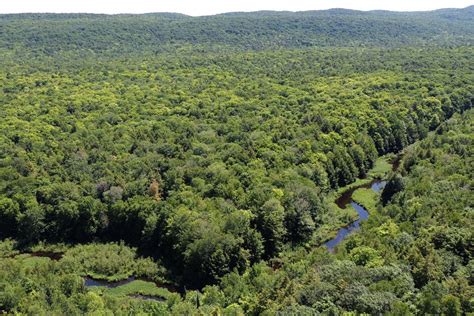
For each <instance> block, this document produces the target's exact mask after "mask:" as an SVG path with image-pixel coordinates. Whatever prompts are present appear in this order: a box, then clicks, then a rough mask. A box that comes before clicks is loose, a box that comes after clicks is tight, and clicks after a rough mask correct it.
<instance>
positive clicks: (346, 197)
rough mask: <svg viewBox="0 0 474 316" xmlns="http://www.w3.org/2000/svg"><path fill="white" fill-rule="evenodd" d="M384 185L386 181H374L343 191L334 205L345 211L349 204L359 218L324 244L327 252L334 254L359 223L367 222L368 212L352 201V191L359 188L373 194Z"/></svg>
mask: <svg viewBox="0 0 474 316" xmlns="http://www.w3.org/2000/svg"><path fill="white" fill-rule="evenodd" d="M386 183H387V181H383V180H379V179H374V180H372V181H371V182H369V183H367V184H363V185H360V186H357V187H354V188H351V189H349V190H347V191H345V192H344V193H342V194H341V196H340V197H339V198H338V199H337V200H336V204H337V205H338V206H339V207H340V208H342V209H345V208H346V207H347V205H348V204H350V205H351V206H352V207H353V208H354V209H355V210H356V211H357V214H358V215H359V218H358V219H357V220H356V221H355V222H352V223H351V224H350V225H349V226H347V227H343V228H341V229H339V231H338V232H337V235H336V237H335V238H334V239H331V240H330V241H328V242H326V243H325V244H324V245H325V246H326V247H327V248H328V250H329V252H334V248H335V247H336V246H337V245H339V244H340V243H341V242H342V241H343V240H344V239H345V238H346V237H347V235H349V234H350V233H351V232H353V231H355V230H358V229H359V228H360V222H361V221H364V220H367V218H369V212H367V210H366V209H365V208H364V207H363V206H362V205H359V204H357V203H356V202H354V201H353V200H352V194H353V193H354V191H355V190H357V189H360V188H371V189H372V190H373V191H375V192H380V191H381V190H382V189H383V188H384V187H385V184H386Z"/></svg>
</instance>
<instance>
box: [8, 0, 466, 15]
mask: <svg viewBox="0 0 474 316" xmlns="http://www.w3.org/2000/svg"><path fill="white" fill-rule="evenodd" d="M472 4H474V0H449V1H448V0H391V1H387V0H324V1H323V0H79V1H77V0H0V13H21V12H59V13H71V12H75V13H77V12H88V13H110V14H114V13H147V12H178V13H184V14H188V15H194V16H197V15H209V14H216V13H223V12H235V11H258V10H288V11H304V10H320V9H329V8H346V9H356V10H395V11H419V10H434V9H439V8H463V7H467V6H469V5H472Z"/></svg>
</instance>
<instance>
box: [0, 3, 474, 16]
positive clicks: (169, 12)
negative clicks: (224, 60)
mask: <svg viewBox="0 0 474 316" xmlns="http://www.w3.org/2000/svg"><path fill="white" fill-rule="evenodd" d="M470 7H474V5H469V6H467V7H442V8H438V9H431V10H406V11H403V10H387V9H371V10H361V9H349V8H343V7H334V8H328V9H314V10H295V11H293V10H272V9H262V10H249V11H228V12H220V13H214V14H202V15H191V14H186V13H181V12H173V11H150V12H141V13H132V12H119V13H105V12H86V11H71V12H53V11H36V12H34V11H25V12H5V13H2V12H0V15H21V14H58V15H59V14H88V15H107V16H115V15H147V14H176V15H183V16H186V17H209V16H217V15H226V14H239V13H243V14H245V13H259V12H275V13H304V12H317V11H331V10H346V11H355V12H366V13H369V12H393V13H417V12H435V11H440V10H463V9H467V8H470Z"/></svg>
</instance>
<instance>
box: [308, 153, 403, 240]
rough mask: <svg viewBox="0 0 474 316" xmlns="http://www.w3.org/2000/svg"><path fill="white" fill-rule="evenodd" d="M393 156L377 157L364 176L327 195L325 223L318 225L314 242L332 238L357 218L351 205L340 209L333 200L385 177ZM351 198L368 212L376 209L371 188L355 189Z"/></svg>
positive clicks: (374, 195) (375, 195)
mask: <svg viewBox="0 0 474 316" xmlns="http://www.w3.org/2000/svg"><path fill="white" fill-rule="evenodd" d="M394 158H395V155H394V154H388V155H385V156H381V157H379V158H378V159H377V160H376V161H375V163H374V166H373V167H372V169H370V170H369V172H368V173H367V177H366V178H364V179H357V180H356V181H355V182H353V183H351V184H349V185H346V186H344V187H341V188H339V189H338V190H336V191H334V192H332V193H330V194H329V195H328V197H327V199H326V203H327V205H328V209H329V211H328V214H326V217H325V219H324V223H325V224H324V225H322V226H321V227H319V228H318V231H317V233H316V234H315V237H314V241H315V243H316V244H322V243H324V242H326V241H328V240H330V239H332V238H334V237H335V236H336V234H337V231H338V230H339V229H340V228H342V227H345V226H347V225H349V224H350V223H352V222H354V221H355V220H357V218H358V214H357V212H356V210H355V209H354V208H353V207H352V206H350V205H348V206H347V207H346V208H345V209H342V208H340V207H339V206H338V205H337V204H336V203H335V200H336V199H337V198H338V197H339V196H340V195H341V194H343V193H344V192H345V191H347V190H350V189H353V188H356V187H359V186H363V185H365V184H368V183H370V182H371V181H372V180H374V179H383V178H385V177H386V176H387V174H388V173H389V172H390V171H391V170H392V164H391V162H392V161H393V160H394ZM352 198H353V199H354V201H356V202H357V203H360V204H361V205H364V206H366V208H367V210H368V211H369V212H371V211H373V210H376V209H377V207H376V203H377V199H378V194H377V193H375V192H373V191H372V190H371V189H364V188H361V189H357V190H356V191H355V192H354V194H353V196H352Z"/></svg>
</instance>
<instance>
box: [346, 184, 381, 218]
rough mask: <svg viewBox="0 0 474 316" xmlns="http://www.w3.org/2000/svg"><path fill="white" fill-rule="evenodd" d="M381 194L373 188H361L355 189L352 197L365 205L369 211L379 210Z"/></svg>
mask: <svg viewBox="0 0 474 316" xmlns="http://www.w3.org/2000/svg"><path fill="white" fill-rule="evenodd" d="M379 196H380V195H379V194H378V193H376V192H374V191H373V190H372V189H366V188H360V189H357V190H355V191H354V193H353V194H352V199H353V200H354V201H355V202H356V203H357V204H360V205H362V206H364V207H365V208H366V209H367V211H369V213H372V212H376V211H377V203H378V201H379Z"/></svg>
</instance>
